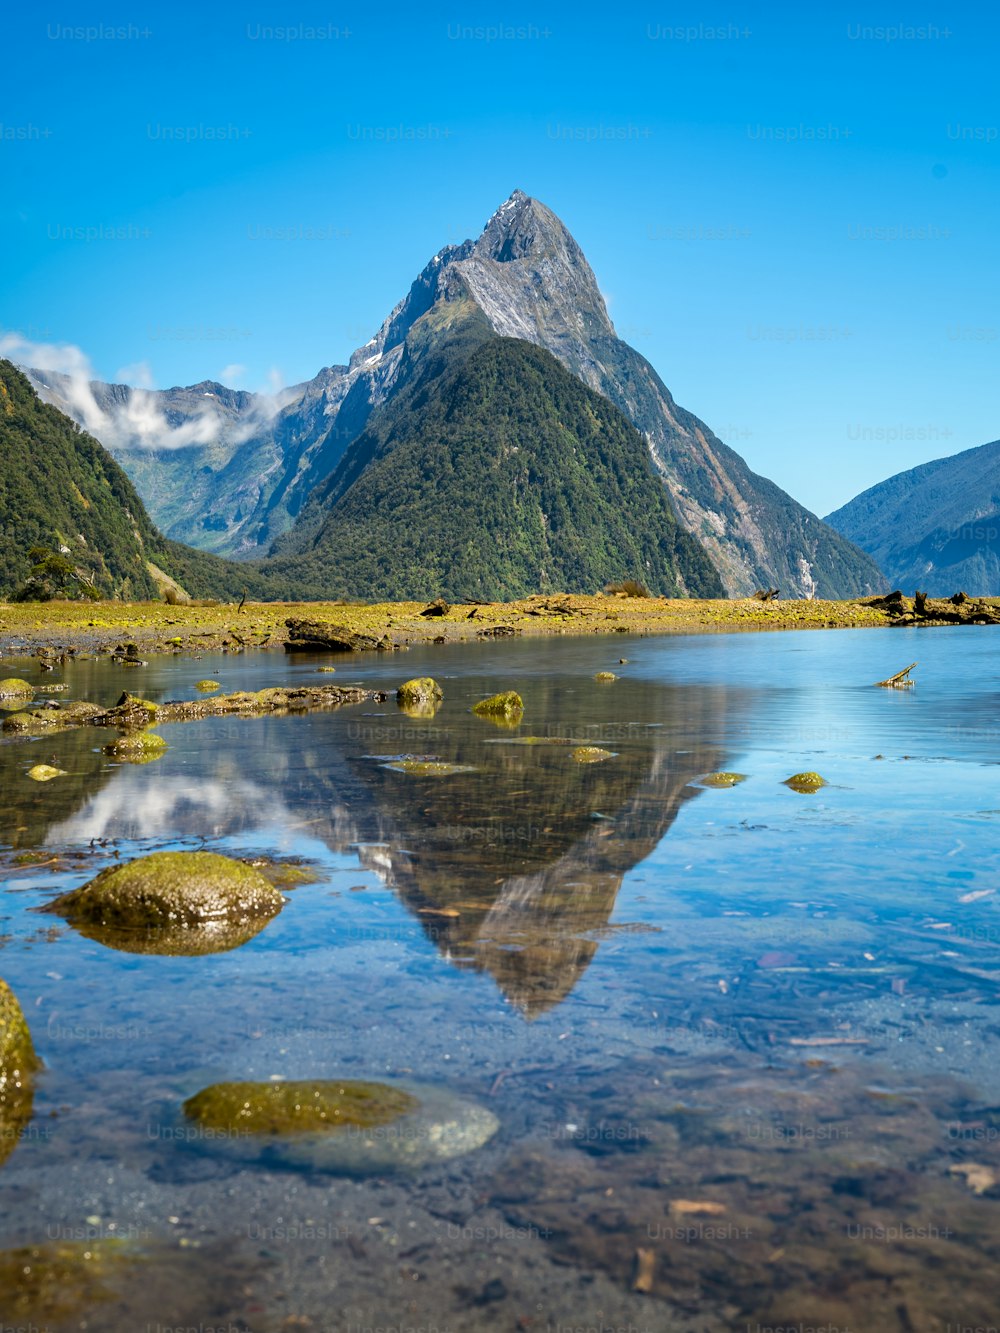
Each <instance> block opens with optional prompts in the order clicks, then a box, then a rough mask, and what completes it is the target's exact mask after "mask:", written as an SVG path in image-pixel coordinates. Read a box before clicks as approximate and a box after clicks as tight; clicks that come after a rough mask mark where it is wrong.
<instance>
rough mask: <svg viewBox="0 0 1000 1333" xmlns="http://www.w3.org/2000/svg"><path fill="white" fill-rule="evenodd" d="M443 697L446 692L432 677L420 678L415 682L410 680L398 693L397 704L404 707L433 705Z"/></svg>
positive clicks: (401, 686)
mask: <svg viewBox="0 0 1000 1333" xmlns="http://www.w3.org/2000/svg"><path fill="white" fill-rule="evenodd" d="M443 697H444V691H443V690H442V689H441V686H440V685H439V684H438V683H437V681H436V680H432V679H431V677H430V676H418V677H416V678H415V679H414V680H408V681H406V682H405V683H404V684H402V685H400V687H399V689H398V690H397V691H396V702H397V703H398V704H400V705H401V706H403V707H411V706H413V705H414V704H426V703H433V701H434V700H435V699H442V698H443Z"/></svg>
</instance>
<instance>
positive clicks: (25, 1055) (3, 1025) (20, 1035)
mask: <svg viewBox="0 0 1000 1333" xmlns="http://www.w3.org/2000/svg"><path fill="white" fill-rule="evenodd" d="M40 1064H41V1061H40V1060H39V1059H38V1056H37V1055H36V1054H35V1047H34V1044H33V1043H32V1040H31V1031H30V1029H29V1028H28V1023H27V1020H26V1019H25V1017H24V1012H23V1010H22V1009H21V1006H20V1005H19V1004H18V1002H17V997H16V996H15V994H14V992H13V991H12V990H11V989H10V987H9V986H8V985H7V983H6V982H5V981H4V980H2V979H0V1163H2V1162H4V1161H6V1159H7V1158H8V1157H9V1156H10V1154H11V1153H12V1152H13V1151H14V1148H15V1147H16V1146H17V1141H18V1139H19V1138H20V1136H21V1131H22V1130H23V1129H24V1127H25V1125H26V1124H27V1123H28V1121H29V1120H30V1119H31V1109H32V1101H33V1097H34V1092H33V1089H32V1076H33V1075H34V1072H35V1070H36V1069H38V1067H39V1065H40Z"/></svg>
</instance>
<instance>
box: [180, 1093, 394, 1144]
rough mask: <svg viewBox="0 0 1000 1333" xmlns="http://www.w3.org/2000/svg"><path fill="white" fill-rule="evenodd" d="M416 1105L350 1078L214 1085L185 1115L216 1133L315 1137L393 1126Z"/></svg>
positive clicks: (191, 1102) (190, 1103)
mask: <svg viewBox="0 0 1000 1333" xmlns="http://www.w3.org/2000/svg"><path fill="white" fill-rule="evenodd" d="M418 1104H419V1103H418V1102H417V1099H416V1097H414V1096H412V1095H411V1094H410V1093H408V1092H405V1091H404V1090H403V1089H402V1088H397V1087H391V1086H390V1085H389V1084H386V1083H364V1082H356V1081H351V1080H347V1079H344V1080H342V1081H327V1082H315V1083H312V1082H295V1083H213V1084H212V1086H211V1087H208V1088H203V1089H202V1091H201V1092H199V1093H197V1094H196V1095H195V1096H194V1097H189V1098H188V1100H187V1101H186V1102H185V1103H184V1114H185V1115H186V1116H187V1117H188V1119H189V1120H194V1121H196V1122H197V1123H198V1124H199V1125H201V1126H202V1128H203V1129H211V1130H214V1131H216V1132H218V1133H228V1134H315V1133H317V1132H332V1133H336V1132H337V1131H339V1130H342V1129H346V1128H347V1127H349V1126H354V1127H355V1128H358V1127H360V1128H370V1127H371V1126H373V1125H389V1124H391V1123H392V1122H393V1120H398V1119H399V1117H400V1116H401V1115H404V1114H405V1113H406V1112H407V1111H412V1110H414V1109H415V1108H416V1107H417V1105H418Z"/></svg>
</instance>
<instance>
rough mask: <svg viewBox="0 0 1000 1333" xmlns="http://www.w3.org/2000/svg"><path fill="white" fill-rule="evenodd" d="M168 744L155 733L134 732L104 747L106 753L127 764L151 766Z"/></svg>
mask: <svg viewBox="0 0 1000 1333" xmlns="http://www.w3.org/2000/svg"><path fill="white" fill-rule="evenodd" d="M166 749H167V742H166V741H165V740H164V739H163V737H162V736H157V734H156V732H155V731H133V732H129V733H126V734H125V735H124V736H119V737H118V739H117V740H114V741H110V742H109V743H108V744H107V745H105V747H104V753H105V754H106V755H110V756H111V757H112V758H113V759H120V760H122V761H123V762H124V763H127V764H149V763H152V762H153V760H154V759H159V758H160V757H161V755H162V754H163V753H164V751H165V750H166Z"/></svg>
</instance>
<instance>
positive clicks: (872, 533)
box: [826, 440, 1000, 597]
mask: <svg viewBox="0 0 1000 1333" xmlns="http://www.w3.org/2000/svg"><path fill="white" fill-rule="evenodd" d="M826 521H827V522H828V523H829V524H830V525H831V526H832V527H835V528H836V529H837V530H838V531H840V532H842V533H843V534H844V535H845V536H846V537H848V538H850V540H851V541H853V542H856V543H857V544H858V545H859V546H861V547H862V548H863V549H864V550H866V551H869V552H870V553H871V554H872V555H873V556H874V557H875V559H876V560H877V561H878V562H879V564H880V565H881V567H882V569H883V570H884V571H885V574H886V577H887V578H888V580H889V582H890V583H891V584H892V585H893V587H900V588H902V589H903V590H904V591H906V592H910V593H912V592H913V591H914V590H915V589H917V588H919V589H920V590H921V591H922V592H927V593H930V595H931V596H932V597H946V596H948V595H950V594H951V593H953V592H957V591H959V590H962V591H964V592H967V593H968V594H969V596H970V597H988V596H996V595H997V593H1000V440H993V441H992V442H991V443H990V444H983V445H979V446H978V447H977V448H975V449H966V450H965V451H964V452H962V453H960V454H953V455H952V456H951V457H949V458H936V459H934V460H933V461H932V462H930V463H922V464H921V465H920V466H919V467H915V468H910V469H909V470H908V471H906V472H899V473H897V474H896V475H895V476H894V477H889V478H888V479H887V480H886V481H882V482H879V483H878V485H877V486H872V487H870V488H869V489H868V490H866V491H863V492H862V493H861V494H860V495H857V496H855V497H854V499H853V500H850V501H848V503H847V504H846V505H844V506H842V508H840V509H838V510H836V511H835V512H834V513H832V514H830V515H829V516H828V518H827V520H826Z"/></svg>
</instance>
